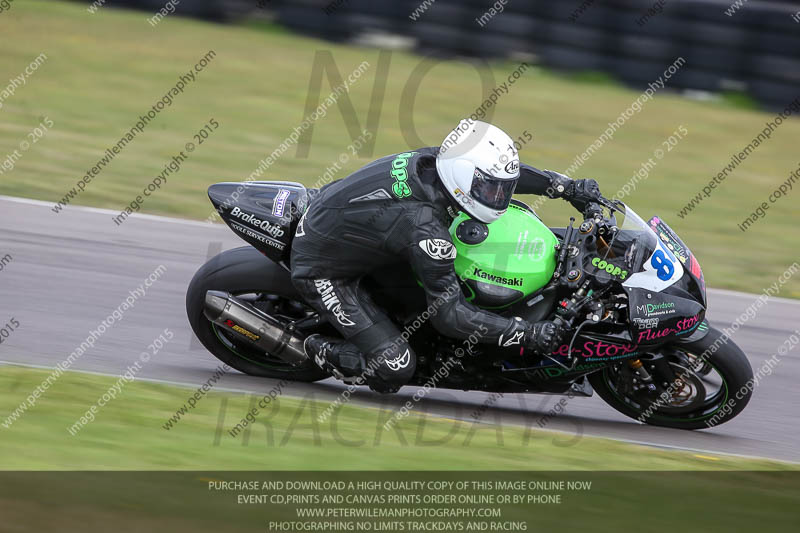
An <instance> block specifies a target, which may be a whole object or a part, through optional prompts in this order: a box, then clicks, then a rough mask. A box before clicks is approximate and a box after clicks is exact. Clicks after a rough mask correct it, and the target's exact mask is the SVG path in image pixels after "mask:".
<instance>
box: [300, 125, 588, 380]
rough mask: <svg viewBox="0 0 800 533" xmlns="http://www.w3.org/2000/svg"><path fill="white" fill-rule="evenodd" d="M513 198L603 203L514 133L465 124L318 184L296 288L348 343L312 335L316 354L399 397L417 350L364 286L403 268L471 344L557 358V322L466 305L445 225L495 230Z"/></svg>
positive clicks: (309, 342)
mask: <svg viewBox="0 0 800 533" xmlns="http://www.w3.org/2000/svg"><path fill="white" fill-rule="evenodd" d="M515 191H516V192H518V193H522V194H538V195H545V196H547V197H549V198H563V199H565V200H568V201H569V202H570V203H571V204H572V205H573V206H574V207H575V208H576V209H578V210H579V211H583V210H584V208H585V206H586V205H587V204H588V203H589V202H593V201H596V200H597V199H598V198H599V197H600V191H599V187H598V185H597V182H596V181H595V180H591V179H587V180H572V179H570V178H569V177H567V176H565V175H563V174H559V173H558V172H553V171H549V170H538V169H536V168H534V167H531V166H528V165H524V164H523V165H520V162H519V157H518V153H517V149H516V148H515V146H514V141H513V140H512V139H511V137H509V136H508V135H507V134H506V133H504V132H503V131H502V130H500V129H499V128H497V127H495V126H493V125H491V124H488V123H485V122H480V121H474V120H462V121H461V122H460V123H459V125H458V126H457V127H456V128H455V129H454V130H453V131H452V133H451V134H449V135H448V136H447V138H446V139H445V140H444V142H443V143H442V145H441V147H438V148H436V147H429V148H420V149H418V150H414V151H409V152H405V153H400V154H394V155H389V156H386V157H383V158H381V159H378V160H377V161H373V162H372V163H370V164H368V165H366V166H364V167H363V168H361V169H360V170H357V171H356V172H354V173H353V174H351V175H350V176H348V177H346V178H344V179H342V180H338V181H335V182H333V183H330V184H327V185H325V186H324V187H322V189H320V191H319V193H318V194H317V195H316V197H315V198H314V199H313V201H312V202H311V204H310V206H309V207H308V209H307V211H306V212H305V213H304V215H303V217H302V218H301V220H300V222H299V224H298V227H297V231H296V234H295V239H294V242H293V244H292V256H291V268H292V282H293V284H294V285H295V287H296V288H297V289H298V291H299V292H300V293H301V294H302V295H303V297H304V298H305V299H306V301H307V302H308V303H309V304H311V305H312V306H313V307H314V308H315V309H316V310H317V311H318V312H319V313H320V314H321V316H322V317H324V318H326V319H327V320H328V322H330V324H332V325H333V326H334V327H335V328H336V329H337V330H338V331H339V333H341V335H342V336H343V337H344V339H346V340H342V339H336V338H332V337H325V336H322V335H312V336H310V337H309V338H308V339H306V344H305V348H306V353H307V354H308V355H309V357H312V358H314V360H315V361H316V363H317V364H318V365H319V366H320V367H321V368H323V369H325V370H327V371H328V372H330V373H331V374H333V375H334V376H336V377H337V378H339V379H343V380H345V381H348V378H350V380H351V381H353V380H354V378H357V377H359V376H360V377H361V379H364V380H366V382H367V384H368V385H369V386H370V388H372V389H373V390H375V391H378V392H396V391H397V390H399V388H400V387H401V386H403V385H404V384H405V383H407V382H408V381H409V380H410V379H411V377H412V376H413V374H414V369H415V366H416V356H415V354H414V352H413V350H412V349H411V347H410V345H409V343H408V342H407V340H406V338H404V337H402V336H401V335H400V330H399V329H398V327H397V326H396V325H395V324H394V322H393V321H392V320H391V319H390V318H389V317H388V316H387V315H386V314H385V313H384V312H383V311H382V310H381V308H380V307H379V306H378V305H376V303H375V302H374V301H373V300H372V298H371V296H370V295H369V294H368V293H367V292H366V291H365V290H364V287H363V286H362V283H361V279H362V277H363V276H364V275H365V274H368V273H369V272H371V271H374V270H376V269H379V268H381V267H384V266H387V265H390V264H394V263H397V262H398V261H406V262H407V263H409V264H410V266H411V268H412V269H413V270H414V272H415V273H416V275H417V276H418V278H419V280H420V282H421V284H422V287H423V289H424V291H425V294H426V298H427V302H428V306H429V309H432V310H433V311H432V312H431V313H430V315H431V317H430V320H431V324H432V325H433V327H434V328H435V329H436V330H438V331H439V332H440V333H442V334H443V335H445V336H447V337H450V338H453V339H466V338H467V337H469V336H470V335H472V334H474V333H475V331H476V329H478V328H480V330H481V331H482V332H484V333H483V334H482V335H481V336H480V342H484V343H497V344H499V345H503V346H510V345H515V344H518V345H520V346H521V347H522V348H525V349H527V350H531V351H532V352H534V353H537V354H548V353H551V352H552V351H553V350H554V349H555V348H556V347H557V346H558V343H559V341H560V340H561V339H560V336H561V335H560V331H559V328H558V326H557V325H556V324H555V323H553V322H551V321H542V322H537V323H535V324H531V323H529V322H527V321H524V320H522V319H521V318H519V317H512V318H507V317H503V316H500V315H498V314H495V313H491V312H489V311H485V310H483V309H480V308H478V307H476V306H474V305H472V304H470V303H469V302H467V301H466V300H465V297H464V295H463V294H462V292H461V290H460V286H459V281H458V277H457V276H456V272H455V270H454V266H453V264H454V259H455V257H456V249H455V246H454V245H453V243H452V242H451V239H450V233H449V231H448V227H449V225H450V222H451V221H452V219H453V218H454V217H455V216H456V215H457V213H458V211H464V212H465V213H467V214H468V215H469V216H470V217H472V218H474V219H476V220H479V221H480V222H483V223H485V224H491V223H492V222H494V221H495V220H497V219H498V218H499V217H500V216H501V215H502V214H503V213H505V211H506V209H507V207H508V205H509V202H510V201H511V197H512V194H513V193H514V192H515Z"/></svg>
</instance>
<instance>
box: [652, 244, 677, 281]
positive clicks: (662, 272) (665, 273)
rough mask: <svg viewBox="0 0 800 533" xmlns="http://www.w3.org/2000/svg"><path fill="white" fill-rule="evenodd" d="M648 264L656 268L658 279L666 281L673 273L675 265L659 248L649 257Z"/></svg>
mask: <svg viewBox="0 0 800 533" xmlns="http://www.w3.org/2000/svg"><path fill="white" fill-rule="evenodd" d="M650 265H651V266H652V267H653V268H655V269H656V274H657V275H658V279H660V280H663V281H667V280H668V279H670V278H671V277H672V275H673V274H674V273H675V265H673V264H672V261H670V260H669V258H668V257H667V256H666V255H665V254H664V252H662V251H661V250H656V251H655V253H654V254H653V258H652V259H650Z"/></svg>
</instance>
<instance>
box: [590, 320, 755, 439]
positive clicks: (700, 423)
mask: <svg viewBox="0 0 800 533" xmlns="http://www.w3.org/2000/svg"><path fill="white" fill-rule="evenodd" d="M663 355H666V356H667V361H668V364H669V366H670V369H671V370H672V373H673V376H674V379H670V380H669V381H666V380H664V378H663V376H659V375H658V371H657V370H654V371H653V372H652V373H653V378H654V380H656V381H657V385H658V388H657V391H656V392H646V390H643V388H642V387H637V386H636V385H637V384H636V381H635V379H632V373H631V372H630V371H629V370H628V368H627V365H628V363H627V362H626V361H622V362H620V363H617V364H615V365H611V366H608V367H606V368H604V369H602V370H600V371H598V372H595V373H594V374H592V375H590V376H589V381H590V383H591V384H592V387H594V389H595V390H596V391H597V394H598V395H599V396H600V397H601V398H603V400H605V402H606V403H607V404H609V405H610V406H611V407H613V408H614V409H616V410H617V411H619V412H620V413H622V414H624V415H626V416H629V417H631V418H634V419H636V420H638V421H639V422H643V423H646V424H651V425H654V426H664V427H671V428H678V429H704V428H710V427H714V426H717V425H719V424H722V423H725V422H728V421H729V420H731V419H733V418H734V417H735V416H736V415H738V414H739V413H741V412H742V410H743V409H744V408H745V407H746V406H747V403H748V402H749V401H750V397H751V396H752V394H753V391H752V389H753V387H752V378H753V369H752V367H751V366H750V361H748V360H747V357H746V356H745V354H744V352H742V350H741V349H740V348H739V347H738V346H736V344H734V342H733V341H731V340H730V339H729V338H725V337H723V335H722V333H721V332H720V331H718V330H716V329H714V328H709V332H708V334H707V335H706V336H705V337H703V338H702V339H700V340H698V341H695V342H692V343H687V344H680V345H676V346H672V347H670V348H669V349H668V350H665V352H664V354H663ZM641 361H642V362H643V363H644V365H645V367H646V368H647V367H648V360H647V358H645V357H643V358H642V359H641Z"/></svg>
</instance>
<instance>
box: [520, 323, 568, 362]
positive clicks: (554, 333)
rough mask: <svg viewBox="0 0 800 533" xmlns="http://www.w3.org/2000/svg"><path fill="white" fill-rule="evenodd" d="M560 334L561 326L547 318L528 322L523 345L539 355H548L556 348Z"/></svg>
mask: <svg viewBox="0 0 800 533" xmlns="http://www.w3.org/2000/svg"><path fill="white" fill-rule="evenodd" d="M562 334H563V333H562V331H561V328H560V327H559V326H558V325H557V324H556V323H555V322H551V321H549V320H545V321H542V322H536V323H535V324H528V328H527V330H526V332H525V339H524V345H525V348H527V349H529V350H531V351H533V352H535V353H537V354H539V355H550V354H551V353H553V352H554V351H556V349H557V348H558V345H559V343H560V342H561V336H562Z"/></svg>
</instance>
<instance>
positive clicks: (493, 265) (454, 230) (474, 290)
mask: <svg viewBox="0 0 800 533" xmlns="http://www.w3.org/2000/svg"><path fill="white" fill-rule="evenodd" d="M450 235H451V237H452V238H453V243H455V246H456V251H457V254H458V255H457V256H456V259H455V269H456V273H457V274H458V276H459V277H460V278H461V279H462V280H463V281H464V285H466V288H465V295H466V297H467V300H469V301H471V302H472V303H474V304H475V305H478V306H480V307H484V308H488V309H499V308H503V307H507V306H509V305H511V304H513V303H515V302H517V301H519V300H521V299H522V298H525V297H526V296H528V295H530V294H532V293H534V292H536V291H537V290H539V289H541V288H542V287H544V286H545V285H546V284H547V283H548V282H549V281H550V280H551V279H552V277H553V272H554V271H555V268H556V249H555V246H556V244H557V243H558V239H557V238H556V236H555V235H554V234H553V232H552V231H550V229H549V228H548V227H547V226H545V225H544V223H542V221H541V220H539V217H537V216H536V215H535V214H534V213H533V211H532V210H531V209H530V208H529V207H528V206H527V205H525V204H524V203H522V202H519V201H517V200H513V201H512V203H511V205H509V206H508V211H506V212H505V214H503V216H501V217H500V218H498V219H497V220H496V221H494V222H493V223H492V224H490V225H487V224H483V223H481V222H479V221H477V220H474V219H472V218H470V217H469V216H468V215H467V214H465V213H460V214H459V215H458V216H457V217H456V218H455V220H453V223H452V224H451V226H450Z"/></svg>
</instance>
